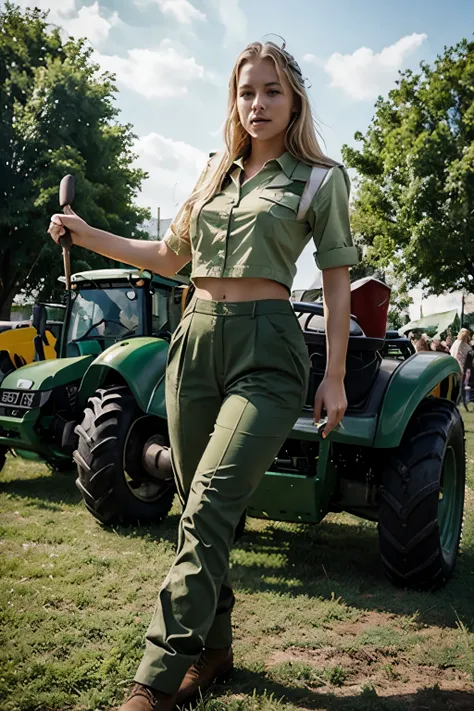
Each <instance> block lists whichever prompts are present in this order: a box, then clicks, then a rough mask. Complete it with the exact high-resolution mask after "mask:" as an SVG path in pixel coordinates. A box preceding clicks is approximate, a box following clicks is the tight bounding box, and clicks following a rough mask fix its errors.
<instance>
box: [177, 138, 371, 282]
mask: <svg viewBox="0 0 474 711" xmlns="http://www.w3.org/2000/svg"><path fill="white" fill-rule="evenodd" d="M208 169H209V164H208V167H207V168H206V170H205V171H204V172H203V174H202V175H201V177H200V179H199V183H198V184H202V182H203V181H204V180H205V179H206V174H207V170H208ZM242 172H243V161H242V159H238V160H236V161H235V162H234V165H233V166H232V168H231V169H230V171H229V173H228V176H227V178H226V179H225V181H224V184H223V189H222V190H221V192H219V193H217V194H216V195H214V196H213V197H212V198H211V199H210V200H208V201H206V202H204V203H202V202H201V203H198V204H197V205H196V206H195V207H194V209H193V211H192V213H191V220H190V235H189V236H190V241H189V242H188V241H187V240H181V239H180V238H179V237H178V236H177V235H176V234H175V233H174V231H173V225H172V226H171V227H170V229H169V231H168V233H167V235H165V240H166V242H167V244H168V246H169V247H170V249H172V250H173V252H175V253H176V254H180V255H188V256H189V257H190V259H192V270H191V279H192V280H193V279H194V278H195V277H220V278H222V277H263V278H267V279H273V280H275V281H277V282H280V283H281V284H284V285H285V286H286V287H287V288H288V290H289V291H290V292H291V287H292V284H293V279H294V277H295V274H296V261H297V259H298V257H299V256H300V254H301V252H302V251H303V249H304V247H305V246H306V245H307V243H308V242H309V240H310V239H311V238H313V240H314V243H315V246H316V262H317V265H318V267H319V268H320V269H323V270H324V269H328V268H331V267H340V266H350V265H353V264H356V263H357V261H358V255H357V250H356V248H355V247H354V245H353V242H352V235H351V230H350V224H349V178H348V176H347V173H346V171H345V170H344V168H342V166H335V167H333V168H330V169H329V170H328V172H327V174H326V176H325V178H324V180H323V183H322V185H321V187H320V188H319V190H318V192H317V193H316V196H315V198H314V199H313V202H312V204H311V205H310V207H309V209H308V211H307V213H306V217H305V219H304V220H300V221H297V219H296V216H297V213H298V208H299V204H300V200H301V195H302V193H303V190H304V188H305V185H306V183H307V181H308V179H309V176H310V173H311V166H309V165H307V164H306V163H303V162H301V161H299V160H298V159H297V158H294V157H293V156H292V155H291V154H290V153H288V152H286V153H284V154H283V155H282V156H280V157H279V158H277V159H275V160H271V161H268V162H267V163H266V164H265V165H264V166H263V168H262V169H261V170H260V171H259V172H258V173H257V175H255V176H254V177H253V178H250V180H247V181H246V182H245V183H244V184H243V185H242V184H241V177H242V175H241V174H242Z"/></svg>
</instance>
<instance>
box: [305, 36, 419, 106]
mask: <svg viewBox="0 0 474 711" xmlns="http://www.w3.org/2000/svg"><path fill="white" fill-rule="evenodd" d="M426 38H427V35H426V34H424V33H423V34H416V33H413V34H412V35H407V36H406V37H402V38H401V39H399V40H398V42H395V43H394V44H392V45H390V46H389V47H384V49H382V51H381V52H378V53H375V52H374V51H373V50H372V49H369V48H368V47H360V48H359V49H357V50H356V51H355V52H353V54H340V53H339V52H335V53H334V54H332V55H331V56H330V57H329V59H328V60H327V61H326V62H322V61H321V59H319V58H318V57H316V56H314V55H312V54H306V55H305V60H306V61H309V62H312V63H313V64H317V65H319V66H321V65H323V67H324V70H325V71H326V72H327V73H328V74H329V76H330V77H331V86H335V87H338V88H340V89H343V91H345V92H346V94H348V95H349V96H350V97H351V98H353V99H357V100H359V101H360V100H363V99H374V98H377V96H379V95H380V94H384V93H385V92H386V91H388V90H389V89H390V88H392V86H393V82H394V81H395V79H396V78H397V75H398V71H399V70H401V69H404V68H405V66H406V60H407V58H408V57H409V56H410V55H411V54H412V53H413V52H414V51H415V50H417V49H418V47H419V46H420V45H421V44H422V43H423V42H424V41H425V39H426Z"/></svg>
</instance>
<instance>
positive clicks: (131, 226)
mask: <svg viewBox="0 0 474 711" xmlns="http://www.w3.org/2000/svg"><path fill="white" fill-rule="evenodd" d="M91 54H92V49H91V48H90V46H88V45H87V44H86V42H85V41H84V40H78V41H74V40H67V41H63V40H62V39H61V34H60V31H59V29H57V28H51V27H49V26H48V23H47V13H43V12H40V11H39V10H36V9H35V10H30V9H27V10H26V11H25V12H24V13H22V12H21V11H20V10H19V9H18V8H16V7H15V6H13V5H11V4H9V3H7V4H6V6H5V7H4V9H3V10H0V170H1V173H0V184H1V185H2V190H1V191H0V318H8V314H9V311H10V306H11V303H12V301H13V298H14V297H15V295H16V294H17V293H18V292H19V291H20V290H21V289H24V290H25V291H26V292H27V293H31V292H34V291H38V290H39V292H40V295H41V297H42V298H49V297H57V296H58V293H59V292H60V291H61V289H60V287H59V285H57V280H56V278H57V276H59V275H60V274H61V273H62V260H61V250H60V249H59V248H58V247H57V245H55V244H54V242H53V241H52V240H51V238H50V237H49V235H47V233H46V230H47V227H48V222H49V216H50V215H51V214H52V213H53V212H57V211H58V210H59V205H58V185H59V182H60V179H61V177H62V176H63V175H65V174H67V173H72V174H73V175H74V176H75V179H76V195H77V199H76V200H75V202H74V209H75V210H76V211H77V212H78V213H79V214H80V215H81V216H83V217H84V219H85V220H86V221H88V222H91V223H92V224H94V225H95V226H97V227H101V228H102V229H107V230H110V231H112V232H116V233H118V234H121V235H123V236H125V237H138V238H146V233H145V232H143V231H141V230H140V228H139V225H140V224H141V223H142V222H143V220H144V219H146V218H147V217H149V212H148V210H145V209H143V208H139V207H137V206H136V205H135V204H134V202H133V201H134V199H135V197H136V195H137V193H138V191H139V190H140V186H141V183H142V180H143V179H144V178H146V177H147V174H146V173H145V172H143V171H142V170H138V169H135V168H132V162H133V160H134V158H135V156H134V155H133V153H132V144H133V140H134V138H135V136H134V134H133V133H132V129H131V126H130V125H129V124H126V125H121V124H120V123H118V121H117V115H118V113H119V112H118V109H117V108H116V107H115V106H114V104H113V99H114V96H115V93H116V88H115V85H114V77H113V75H111V74H109V73H107V72H105V73H102V74H100V73H99V67H98V66H97V65H96V64H94V63H93V62H92V60H91ZM71 257H72V269H73V270H74V271H78V270H81V269H87V268H100V267H106V266H109V265H110V261H109V260H106V259H105V258H104V257H100V256H99V255H96V254H93V253H91V252H86V251H84V250H81V249H79V248H77V247H73V249H72V251H71Z"/></svg>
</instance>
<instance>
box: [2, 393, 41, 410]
mask: <svg viewBox="0 0 474 711" xmlns="http://www.w3.org/2000/svg"><path fill="white" fill-rule="evenodd" d="M0 395H1V397H0V402H1V403H2V405H7V406H9V407H23V408H25V409H30V408H31V407H33V406H34V401H35V393H25V392H22V391H21V390H1V391H0Z"/></svg>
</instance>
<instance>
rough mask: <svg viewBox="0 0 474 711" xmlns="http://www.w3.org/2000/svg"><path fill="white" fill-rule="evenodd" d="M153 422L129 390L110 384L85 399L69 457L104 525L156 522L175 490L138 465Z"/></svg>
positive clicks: (88, 504) (88, 503)
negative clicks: (76, 442)
mask: <svg viewBox="0 0 474 711" xmlns="http://www.w3.org/2000/svg"><path fill="white" fill-rule="evenodd" d="M158 423H159V420H157V418H154V417H149V416H143V413H142V411H141V410H140V409H139V408H138V406H137V404H136V402H135V400H134V398H133V396H132V394H131V393H130V391H129V389H128V388H127V387H126V386H124V385H114V386H111V387H108V388H101V389H99V390H97V392H96V393H95V394H94V396H93V397H91V398H90V399H89V402H88V404H87V407H86V409H85V411H84V417H83V420H82V422H81V423H80V424H79V425H78V426H77V427H76V430H75V431H76V434H77V435H78V438H79V441H78V446H77V449H76V451H75V452H74V455H73V456H74V460H75V462H76V464H77V471H78V478H77V480H76V484H77V487H78V488H79V491H80V492H81V494H82V497H83V499H84V503H85V505H86V507H87V508H88V510H89V511H90V512H91V514H92V515H93V516H95V518H97V519H98V520H99V521H101V522H102V523H104V524H109V525H112V524H113V525H116V524H120V525H123V526H129V525H135V524H140V523H159V522H160V521H162V520H163V519H164V518H165V516H166V515H167V514H168V512H169V510H170V508H171V506H172V503H173V497H174V494H175V485H174V482H173V479H172V478H171V479H169V480H166V481H163V482H161V481H159V480H156V479H152V478H151V477H150V476H149V475H147V473H146V471H145V470H144V469H143V468H142V465H141V451H142V448H143V445H144V444H145V442H146V440H147V439H148V438H149V437H150V436H151V435H153V434H158Z"/></svg>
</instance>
